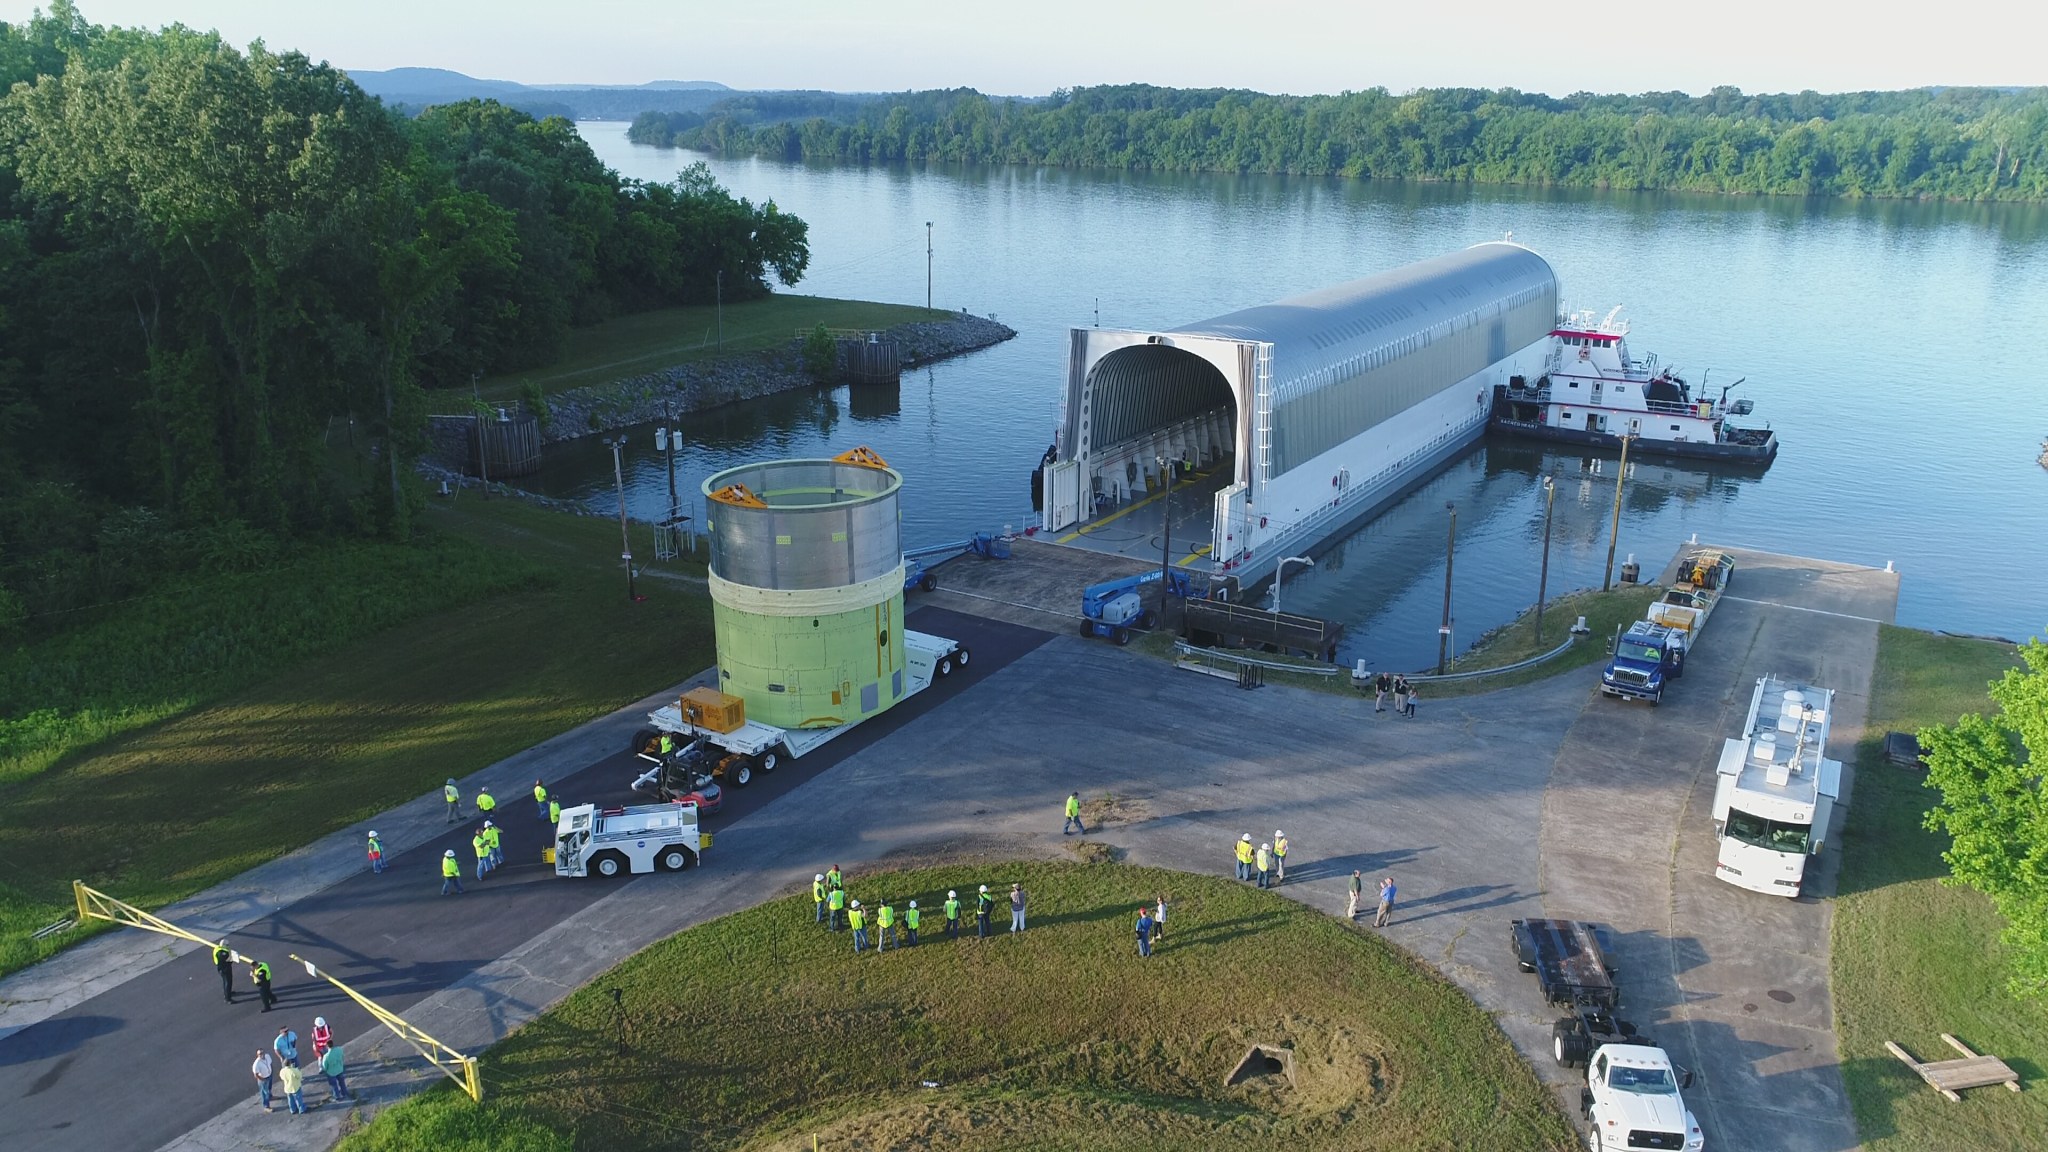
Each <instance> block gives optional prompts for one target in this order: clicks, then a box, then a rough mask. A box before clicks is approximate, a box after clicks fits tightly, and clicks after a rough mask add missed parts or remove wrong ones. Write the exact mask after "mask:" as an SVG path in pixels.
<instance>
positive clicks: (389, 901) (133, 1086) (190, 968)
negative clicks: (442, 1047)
mask: <svg viewBox="0 0 2048 1152" xmlns="http://www.w3.org/2000/svg"><path fill="white" fill-rule="evenodd" d="M909 623H910V624H911V625H912V626H913V627H914V628H917V629H918V630H920V631H927V632H934V633H939V634H942V635H946V636H950V637H953V638H955V639H958V640H960V641H961V642H962V643H964V644H966V645H967V646H968V647H969V649H970V650H971V653H972V655H973V657H974V659H973V660H972V661H971V662H970V663H969V664H968V666H967V667H966V668H965V669H963V670H962V671H960V672H957V673H955V675H954V676H953V677H952V678H951V679H950V680H948V681H945V682H943V683H941V684H938V685H935V686H934V687H933V688H932V689H931V690H929V691H927V692H925V693H922V694H920V695H918V696H914V697H912V698H911V699H909V700H907V701H905V702H903V703H902V704H900V705H898V706H896V707H895V708H892V709H890V710H889V711H888V712H887V713H884V714H883V715H882V716H879V717H877V718H876V719H874V720H872V721H869V722H868V723H866V724H864V725H862V726H861V727H859V728H857V729H855V730H854V731H852V732H849V733H847V734H846V735H844V736H841V737H839V738H837V739H835V740H833V741H832V742H831V743H829V744H826V745H824V746H822V747H820V748H818V749H817V750H815V751H813V752H812V753H811V754H809V755H807V756H805V757H804V758H803V759H801V760H785V762H784V763H783V765H782V766H781V767H780V768H778V769H776V770H775V771H774V772H772V773H761V774H758V775H757V776H756V777H755V779H754V782H753V783H752V784H750V785H749V786H748V787H745V788H731V789H728V790H727V792H726V799H725V807H724V810H723V811H722V812H720V813H719V814H718V815H717V816H714V817H709V818H707V819H706V822H705V826H706V827H707V828H708V829H710V830H712V831H713V832H714V834H715V833H716V832H717V831H718V830H720V829H723V828H727V827H731V826H733V825H735V824H738V823H739V822H741V821H743V820H745V819H746V818H747V817H748V816H749V815H752V814H754V813H757V812H759V811H761V809H762V808H763V807H765V806H766V805H768V804H769V803H770V802H772V801H773V800H775V799H776V798H777V797H779V796H781V795H783V794H784V793H786V792H788V791H790V790H791V789H793V788H795V787H796V786H797V785H799V784H801V783H803V782H804V781H806V780H808V779H810V778H812V777H814V776H816V775H818V774H819V773H820V772H823V771H824V770H826V769H828V768H830V767H832V766H833V765H835V764H837V763H839V762H840V761H842V760H844V759H846V758H847V757H849V756H852V755H854V754H855V753H857V752H859V751H860V750H862V749H864V748H866V747H868V746H869V745H871V744H873V743H875V742H876V741H877V740H880V739H882V738H884V737H886V736H888V735H889V734H890V733H892V732H894V731H896V730H897V729H899V728H901V727H902V726H903V725H904V724H906V723H908V722H909V721H911V720H913V719H915V718H916V717H918V716H920V715H923V714H924V713H925V712H928V711H930V710H931V709H933V708H935V707H938V706H939V705H940V704H942V703H944V702H945V701H946V700H947V699H950V698H951V697H953V696H955V695H958V694H959V693H960V692H961V691H963V690H965V689H967V688H969V687H971V686H973V685H974V684H976V683H977V682H979V681H981V680H983V679H985V678H987V677H988V676H990V675H993V674H994V673H996V672H997V671H999V670H1001V669H1002V668H1003V667H1004V666H1005V665H1007V664H1009V663H1011V662H1012V661H1014V660H1016V659H1018V658H1019V657H1021V656H1023V655H1024V654H1026V653H1028V652H1030V651H1032V650H1033V649H1035V648H1037V647H1038V646H1039V645H1041V644H1043V643H1044V642H1045V641H1046V640H1047V639H1048V638H1049V636H1048V634H1047V633H1044V632H1038V631H1034V630H1032V629H1027V628H1019V627H1016V626H1014V625H1009V624H1003V623H999V622H996V621H991V620H984V619H981V618H978V617H973V616H964V615H960V614H958V613H954V612H949V611H946V610H944V609H939V608H931V607H926V608H920V609H917V610H915V611H913V612H912V613H911V614H910V616H909ZM641 766H643V765H641V762H640V761H637V760H635V759H634V758H633V757H632V756H631V755H629V754H628V753H627V752H625V751H624V750H623V749H622V750H621V751H620V752H619V753H618V754H617V755H614V756H610V757H607V758H606V759H604V760H601V761H599V762H597V763H595V764H590V765H585V766H581V767H577V768H574V769H573V770H571V771H569V772H567V773H565V774H563V775H561V776H559V777H553V776H551V777H550V778H549V779H548V781H547V783H548V787H549V789H550V790H551V791H553V792H555V793H556V794H557V795H558V796H560V797H562V798H563V799H565V800H567V801H570V802H573V803H627V802H631V801H632V799H633V793H632V792H631V790H630V788H629V784H630V782H631V780H632V778H633V777H634V776H636V775H638V771H639V767H641ZM468 802H469V798H468V797H465V806H467V804H468ZM494 819H495V820H496V823H497V824H498V826H499V827H500V828H501V829H503V831H504V837H503V848H504V853H505V859H506V865H505V867H503V868H501V869H499V870H498V871H496V872H494V873H492V874H491V875H490V876H489V877H488V878H486V879H485V880H483V881H482V882H481V883H479V882H477V881H476V880H475V879H474V876H475V865H476V858H475V853H474V852H473V851H472V850H471V847H470V836H471V834H472V833H473V831H474V830H475V828H476V827H477V826H478V824H479V823H480V820H479V819H478V818H476V817H475V816H474V813H473V810H472V815H471V818H470V819H469V820H466V821H464V822H463V823H460V824H455V825H450V827H449V831H448V832H447V834H446V835H445V836H442V837H438V838H436V839H435V840H433V841H431V842H430V843H428V844H425V845H422V846H420V847H417V848H415V849H413V850H411V851H408V852H405V853H404V854H402V855H399V856H396V857H395V858H392V859H390V860H388V861H387V864H386V871H385V872H384V873H383V874H381V875H378V874H373V873H370V872H368V871H361V872H357V873H355V874H353V875H350V876H347V877H345V878H343V879H341V880H339V881H338V882H337V883H336V884H334V885H333V886H332V887H329V888H327V889H325V890H323V891H321V892H319V893H317V894H315V895H313V896H311V897H309V898H307V899H304V900H301V901H298V902H297V903H295V904H292V905H290V906H288V907H286V908H284V909H282V910H281V911H279V912H277V913H276V914H274V915H272V916H269V917H267V918H265V919H262V920H258V921H256V922H254V923H252V924H250V925H249V926H248V927H247V928H245V929H244V930H243V931H241V932H238V933H235V934H234V935H233V936H232V937H231V938H230V943H231V945H232V946H233V947H234V948H236V949H237V950H238V951H241V952H242V953H244V954H245V955H253V956H257V957H260V958H262V959H264V960H266V961H268V962H269V963H270V966H271V968H272V970H273V972H274V974H275V979H274V983H273V987H274V988H275V990H276V991H277V995H278V1005H277V1008H276V1009H275V1010H274V1011H272V1012H270V1013H268V1014H264V1013H262V1012H261V1011H260V1010H259V1008H258V1006H257V1003H256V999H255V996H254V994H253V992H252V991H251V990H250V986H249V983H248V980H247V973H246V971H238V972H237V973H236V987H237V989H238V993H239V994H238V996H237V1003H235V1004H233V1005H229V1004H225V1003H223V1002H222V1001H221V998H220V985H219V981H218V978H217V977H216V976H215V974H214V970H213V965H212V962H211V960H210V959H209V958H208V957H207V956H206V955H205V954H204V952H199V953H194V954H192V955H190V956H185V957H181V958H179V959H178V960H177V961H176V962H174V963H169V964H165V965H162V966H160V967H158V968H155V969H153V970H151V971H149V972H147V973H144V974H143V975H141V976H138V977H137V978H135V979H133V980H130V981H128V982H127V983H124V984H122V985H120V986H118V987H116V988H114V989H112V990H110V991H108V992H106V993H104V994H102V995H100V996H97V997H94V998H93V999H91V1000H88V1001H86V1002H85V1003H83V1004H80V1005H78V1006H77V1007H75V1008H73V1009H71V1010H70V1011H67V1012H64V1013H61V1014H59V1015H57V1016H53V1017H51V1018H50V1019H48V1020H45V1021H43V1022H41V1023H39V1024H35V1025H33V1026H31V1027H28V1028H25V1029H23V1030H22V1031H20V1032H17V1033H15V1034H13V1035H11V1036H8V1037H6V1038H5V1039H0V1101H5V1102H6V1106H5V1108H4V1110H0V1148H4V1149H7V1150H9V1152H13V1150H15V1149H22V1150H29V1149H33V1150H35V1152H73V1150H76V1152H107V1150H109V1149H138V1150H143V1152H147V1150H150V1149H155V1148H158V1147H160V1146H162V1145H163V1144H164V1143H165V1142H167V1141H169V1140H171V1139H173V1138H175V1137H177V1136H180V1135H182V1134H184V1133H186V1132H188V1131H191V1130H192V1129H194V1128H197V1127H199V1126H200V1125H201V1124H203V1123H205V1122H206V1121H208V1120H211V1119H212V1118H214V1117H215V1116H217V1115H219V1114H220V1113H221V1112H222V1111H224V1110H226V1109H228V1108H231V1107H234V1106H235V1105H236V1103H237V1102H238V1101H248V1102H249V1104H250V1106H251V1107H253V1106H254V1100H255V1091H254V1085H253V1084H251V1082H250V1081H249V1079H248V1073H247V1071H246V1069H247V1067H248V1064H249V1062H250V1061H251V1060H252V1059H254V1057H255V1054H256V1050H257V1049H258V1048H267V1047H268V1046H269V1043H270V1041H271V1039H272V1038H273V1037H274V1036H275V1035H276V1032H277V1029H278V1027H279V1026H281V1025H285V1024H289V1025H290V1026H291V1027H292V1028H293V1029H294V1030H296V1031H297V1032H298V1033H299V1039H300V1048H301V1053H302V1056H301V1064H302V1065H305V1066H309V1067H310V1065H311V1060H310V1052H311V1047H312V1045H311V1032H312V1027H313V1018H314V1016H316V1015H319V1016H325V1017H326V1018H327V1021H328V1023H329V1025H330V1026H332V1027H333V1029H334V1034H335V1035H336V1036H337V1037H349V1036H359V1035H362V1034H363V1033H365V1032H366V1031H368V1030H370V1029H372V1028H374V1027H376V1024H375V1021H373V1020H372V1019H371V1018H370V1017H369V1015H368V1014H367V1013H365V1012H363V1011H362V1010H361V1009H360V1008H358V1007H356V1005H355V1004H354V1002H353V1001H350V1000H349V999H348V998H347V997H345V996H343V995H342V994H341V993H340V992H339V991H337V990H336V989H334V988H333V987H331V986H330V985H328V984H326V983H325V982H323V981H318V980H315V979H312V978H310V977H309V976H307V974H306V973H305V971H304V970H303V969H302V968H300V967H299V966H298V965H296V964H293V963H292V962H290V961H289V960H287V959H286V956H287V954H288V953H294V952H295V953H297V954H299V955H301V956H305V957H307V958H308V959H311V960H313V961H315V962H316V963H318V964H319V965H320V966H321V968H322V969H323V970H324V971H327V972H330V973H332V974H333V975H334V976H336V977H337V978H339V979H341V980H343V981H346V982H347V983H348V984H349V985H350V986H352V987H354V988H355V989H356V990H358V991H360V992H361V993H363V994H364V995H366V996H369V997H371V998H372V999H374V1000H376V1001H377V1002H378V1003H380V1004H382V1005H384V1006H385V1007H387V1008H389V1009H391V1010H393V1011H397V1012H401V1013H402V1012H404V1011H405V1010H406V1008H407V1007H409V1006H410V1005H412V1004H415V1003H417V1002H418V1001H420V1000H421V999H422V998H424V997H426V996H429V995H431V994H433V993H435V992H437V991H439V990H441V989H443V988H445V987H447V986H448V985H450V984H452V983H454V982H455V981H457V980H460V979H462V978H463V977H465V976H467V975H469V974H470V973H472V972H474V971H475V970H477V969H478V968H480V967H482V966H483V965H485V964H486V963H488V962H490V961H492V960H495V959H497V958H498V957H500V956H502V955H505V954H506V953H508V952H510V951H512V950H513V949H515V948H517V947H518V946H519V945H521V944H524V943H525V942H527V941H528V940H531V939H532V938H534V937H535V936H537V935H539V934H540V933H542V932H543V931H545V930H546V929H548V928H549V927H551V926H553V925H555V924H557V923H559V922H560V921H562V920H563V919H564V918H566V917H568V916H569V915H571V914H572V913H575V912H577V911H579V910H581V909H583V908H584V907H586V906H588V905H589V904H591V903H592V902H594V901H595V900H597V899H598V898H600V897H602V896H603V895H605V894H606V892H608V891H609V890H610V889H611V887H612V886H611V885H610V884H607V883H606V882H604V881H601V880H597V879H588V880H575V881H572V880H562V879H558V878H556V877H555V875H554V873H553V870H552V869H551V868H550V867H547V866H545V865H542V864H541V863H539V859H540V852H541V849H542V848H543V847H544V846H545V845H546V842H547V839H548V837H547V830H548V825H547V823H546V822H545V821H543V820H541V819H539V818H537V817H536V815H535V813H534V805H533V798H532V796H531V794H530V793H529V794H526V795H523V796H509V797H504V798H502V802H501V803H500V806H499V808H498V810H497V812H496V813H495V814H494ZM449 848H453V849H455V852H456V857H457V859H459V860H461V861H463V864H464V872H463V883H464V884H465V885H466V887H467V892H466V893H465V894H463V895H460V896H456V895H450V896H447V897H442V896H441V895H440V894H439V893H440V888H441V880H440V863H439V862H440V858H441V854H442V852H443V851H444V850H445V849H449ZM717 853H718V848H717V847H716V846H715V845H714V846H713V848H712V849H711V851H710V853H709V854H708V855H707V860H708V864H707V867H716V865H717ZM623 958H624V957H620V959H623ZM224 1066H225V1067H228V1068H231V1069H234V1070H236V1072H235V1074H233V1075H228V1076H223V1075H222V1073H221V1069H222V1067H224ZM316 1079H317V1078H316V1077H311V1076H309V1077H308V1083H307V1086H306V1092H305V1095H306V1099H307V1102H308V1103H309V1104H311V1103H313V1102H314V1101H316V1100H325V1099H326V1098H327V1088H326V1086H325V1081H324V1080H319V1081H318V1082H317V1083H316V1082H315V1080H316ZM281 1106H282V1105H281V1104H280V1107H281Z"/></svg>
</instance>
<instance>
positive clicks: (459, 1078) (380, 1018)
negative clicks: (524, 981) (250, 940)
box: [291, 952, 484, 1103]
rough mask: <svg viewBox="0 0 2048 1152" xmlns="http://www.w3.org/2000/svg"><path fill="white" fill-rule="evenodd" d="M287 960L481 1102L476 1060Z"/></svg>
mask: <svg viewBox="0 0 2048 1152" xmlns="http://www.w3.org/2000/svg"><path fill="white" fill-rule="evenodd" d="M291 958H292V959H294V960H297V961H298V962H299V963H301V964H304V965H305V966H306V975H308V976H313V977H317V978H318V979H321V980H325V981H327V982H328V983H329V984H332V985H334V986H335V987H336V988H339V989H341V990H342V992H343V993H344V994H346V995H347V996H348V998H349V999H351V1000H353V1001H355V1002H356V1003H358V1004H360V1005H362V1006H363V1011H365V1012H368V1013H369V1014H370V1015H372V1016H375V1017H376V1018H377V1022H378V1023H379V1024H382V1025H384V1026H385V1027H386V1028H389V1029H391V1031H392V1033H393V1034H394V1035H396V1036H397V1037H398V1038H399V1039H400V1040H403V1041H405V1042H406V1043H407V1044H410V1045H412V1046H413V1050H414V1051H416V1052H418V1053H419V1054H420V1055H422V1056H424V1057H426V1058H427V1063H429V1064H432V1065H433V1066H434V1067H436V1068H439V1069H440V1070H441V1073H442V1074H443V1075H445V1076H447V1077H448V1078H449V1079H450V1080H453V1081H455V1083H456V1084H457V1085H458V1086H460V1087H461V1089H462V1090H463V1091H464V1092H467V1093H469V1098H470V1099H471V1100H475V1101H477V1102H478V1103H482V1101H483V1098H484V1082H483V1077H481V1076H479V1075H478V1074H477V1070H476V1057H474V1056H464V1055H463V1054H462V1053H460V1052H457V1051H456V1050H455V1049H453V1048H450V1047H449V1046H447V1045H446V1044H443V1043H441V1042H440V1041H439V1040H436V1039H434V1038H433V1037H432V1036H429V1035H427V1034H426V1033H425V1032H422V1031H420V1030H419V1029H418V1028H415V1027H413V1026H412V1025H411V1024H408V1023H406V1021H405V1018H404V1017H402V1016H400V1015H399V1014H398V1013H396V1012H393V1011H391V1010H390V1009H388V1008H386V1007H384V1006H383V1005H382V1004H379V1003H377V1002H376V1001H375V1000H372V999H370V998H369V997H368V996H365V995H363V994H362V993H360V992H358V991H356V990H355V989H353V988H351V987H349V986H348V985H346V984H343V983H342V982H341V981H339V980H336V979H335V978H334V977H332V976H329V975H328V974H327V973H325V972H322V971H321V970H320V969H319V968H318V967H316V966H315V965H314V963H313V962H312V961H311V960H308V959H306V958H305V957H304V956H301V955H299V954H298V953H296V952H294V953H292V954H291Z"/></svg>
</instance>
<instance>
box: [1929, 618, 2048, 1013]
mask: <svg viewBox="0 0 2048 1152" xmlns="http://www.w3.org/2000/svg"><path fill="white" fill-rule="evenodd" d="M2020 657H2021V659H2022V661H2024V666H2023V667H2020V668H2014V669H2012V670H2011V671H2009V672H2007V673H2006V674H2005V676H2004V678H2003V679H2000V680H1997V681H1994V682H1993V683H1992V685H1991V699H1992V701H1993V702H1994V703H1996V704H1997V705H1998V707H1999V711H1998V713H1997V714H1996V715H1993V716H1988V717H1987V716H1982V715H1976V714H1973V715H1969V716H1965V717H1963V718H1962V719H1960V720H1958V721H1956V723H1955V724H1953V725H1937V726H1935V727H1932V728H1927V729H1924V730H1922V731H1921V732H1920V744H1921V747H1922V749H1923V750H1924V752H1925V756H1926V760H1927V786H1928V787H1929V788H1933V789H1936V790H1937V791H1939V792H1940V793H1941V801H1940V803H1938V804H1936V805H1935V807H1934V809H1933V810H1932V811H1930V812H1929V813H1928V814H1927V827H1928V828H1929V829H1931V830H1933V831H1937V832H1945V833H1947V834H1948V836H1949V840H1950V844H1949V848H1948V851H1947V852H1946V853H1944V854H1943V858H1944V859H1946V860H1947V861H1948V866H1949V873H1950V876H1951V879H1952V880H1953V882H1955V883H1960V884H1967V885H1969V886H1970V887H1972V888H1975V889H1976V890H1978V891H1979V892H1982V893H1984V894H1985V895H1986V896H1989V897H1990V898H1991V901H1992V903H1993V904H1995V905H1997V907H1998V911H1999V913H2000V915H2002V916H2003V917H2004V918H2005V924H2006V928H2005V942H2006V945H2007V946H2008V947H2010V948H2011V949H2012V955H2013V977H2012V985H2013V990H2014V992H2015V993H2016V994H2019V995H2029V996H2039V995H2041V994H2043V993H2044V992H2048V789H2044V788H2043V782H2042V765H2048V644H2044V643H2042V642H2041V641H2039V640H2035V641H2032V642H2031V643H2029V644H2027V645H2026V646H2025V647H2023V648H2021V649H2020Z"/></svg>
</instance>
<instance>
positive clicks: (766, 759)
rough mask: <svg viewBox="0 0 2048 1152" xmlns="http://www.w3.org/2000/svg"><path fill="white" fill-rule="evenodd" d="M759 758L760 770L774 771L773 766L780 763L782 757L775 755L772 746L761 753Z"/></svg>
mask: <svg viewBox="0 0 2048 1152" xmlns="http://www.w3.org/2000/svg"><path fill="white" fill-rule="evenodd" d="M760 760H761V771H763V772H773V771H775V766H776V765H778V764H780V763H782V757H780V756H778V755H776V754H775V751H774V749H772V748H771V749H769V750H768V751H766V752H763V753H761V756H760Z"/></svg>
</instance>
